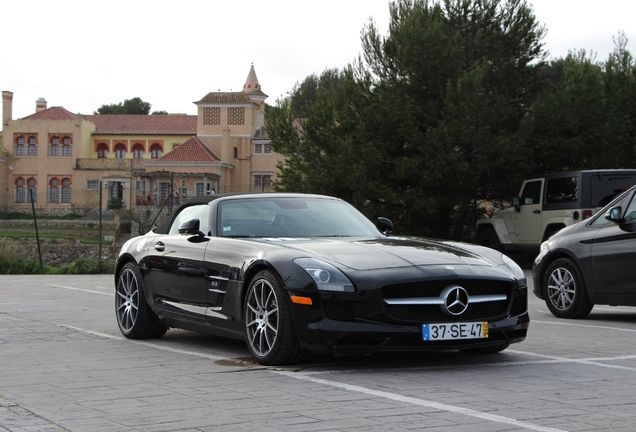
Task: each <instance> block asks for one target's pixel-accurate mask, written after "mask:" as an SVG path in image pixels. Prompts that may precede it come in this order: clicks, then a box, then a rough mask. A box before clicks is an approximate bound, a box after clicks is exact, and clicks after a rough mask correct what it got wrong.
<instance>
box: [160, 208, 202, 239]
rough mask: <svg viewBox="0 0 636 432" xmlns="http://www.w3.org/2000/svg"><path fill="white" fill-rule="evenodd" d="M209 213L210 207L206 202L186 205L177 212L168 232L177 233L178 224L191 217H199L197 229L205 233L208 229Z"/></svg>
mask: <svg viewBox="0 0 636 432" xmlns="http://www.w3.org/2000/svg"><path fill="white" fill-rule="evenodd" d="M209 215H210V207H209V206H208V205H207V204H199V205H194V206H190V207H186V208H184V209H183V210H181V211H180V212H179V214H178V215H177V217H175V218H174V220H173V221H172V225H170V231H169V232H168V234H170V235H177V234H179V225H181V224H182V223H184V222H186V221H189V220H192V219H199V223H200V226H199V230H200V231H202V232H203V233H204V234H206V235H207V234H208V232H209V231H210V227H209Z"/></svg>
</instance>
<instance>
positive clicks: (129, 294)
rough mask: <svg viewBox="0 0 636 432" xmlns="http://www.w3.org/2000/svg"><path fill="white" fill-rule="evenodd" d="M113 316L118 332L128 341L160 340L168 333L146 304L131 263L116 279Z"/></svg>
mask: <svg viewBox="0 0 636 432" xmlns="http://www.w3.org/2000/svg"><path fill="white" fill-rule="evenodd" d="M115 316H116V317H117V325H118V326H119V330H120V331H121V333H122V334H123V335H124V336H126V337H127V338H129V339H152V338H160V337H161V336H163V335H164V334H166V331H168V327H165V326H164V325H162V324H161V323H160V322H159V319H158V318H157V316H156V315H155V314H154V313H153V312H152V310H151V309H150V306H148V303H146V297H145V296H144V286H143V281H142V280H141V274H140V273H139V269H138V268H137V266H136V265H135V264H134V263H132V262H130V263H128V264H126V265H125V266H124V268H123V269H122V271H121V273H119V277H118V278H117V286H116V288H115Z"/></svg>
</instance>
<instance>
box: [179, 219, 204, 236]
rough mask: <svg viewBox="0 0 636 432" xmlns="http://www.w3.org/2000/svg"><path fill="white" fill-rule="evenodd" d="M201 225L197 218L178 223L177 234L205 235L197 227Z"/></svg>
mask: <svg viewBox="0 0 636 432" xmlns="http://www.w3.org/2000/svg"><path fill="white" fill-rule="evenodd" d="M200 226H201V224H200V222H199V219H190V220H187V221H185V222H183V223H182V224H181V225H179V234H184V235H198V236H199V237H205V234H203V233H202V232H201V230H200V229H199V227H200Z"/></svg>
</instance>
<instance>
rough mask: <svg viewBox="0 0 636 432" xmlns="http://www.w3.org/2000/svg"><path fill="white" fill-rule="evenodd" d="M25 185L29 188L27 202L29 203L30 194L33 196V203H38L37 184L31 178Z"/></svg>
mask: <svg viewBox="0 0 636 432" xmlns="http://www.w3.org/2000/svg"><path fill="white" fill-rule="evenodd" d="M27 185H28V186H29V189H31V190H30V191H28V193H27V201H28V202H31V194H33V202H34V203H35V202H38V182H37V181H36V180H35V179H34V178H33V177H31V178H30V179H29V180H28V181H27Z"/></svg>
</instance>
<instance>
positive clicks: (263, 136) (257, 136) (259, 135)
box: [252, 126, 269, 140]
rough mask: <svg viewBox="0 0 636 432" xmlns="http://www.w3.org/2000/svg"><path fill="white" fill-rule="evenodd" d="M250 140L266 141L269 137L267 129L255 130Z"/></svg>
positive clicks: (262, 127) (263, 127)
mask: <svg viewBox="0 0 636 432" xmlns="http://www.w3.org/2000/svg"><path fill="white" fill-rule="evenodd" d="M252 139H253V140H268V139H269V135H267V129H266V128H265V126H261V127H259V128H258V129H256V131H255V132H254V135H252Z"/></svg>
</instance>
